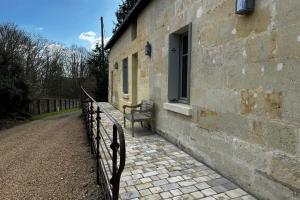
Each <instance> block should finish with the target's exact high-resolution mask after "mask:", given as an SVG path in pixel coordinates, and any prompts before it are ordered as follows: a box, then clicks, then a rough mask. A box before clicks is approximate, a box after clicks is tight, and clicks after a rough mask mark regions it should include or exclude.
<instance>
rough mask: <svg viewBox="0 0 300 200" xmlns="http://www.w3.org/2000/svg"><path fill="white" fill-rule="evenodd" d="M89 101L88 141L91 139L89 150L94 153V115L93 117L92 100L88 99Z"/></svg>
mask: <svg viewBox="0 0 300 200" xmlns="http://www.w3.org/2000/svg"><path fill="white" fill-rule="evenodd" d="M90 103H91V107H90V141H91V152H92V153H94V151H93V145H94V141H93V135H94V132H93V126H94V124H93V123H94V117H93V114H94V107H93V101H92V100H91V101H90Z"/></svg>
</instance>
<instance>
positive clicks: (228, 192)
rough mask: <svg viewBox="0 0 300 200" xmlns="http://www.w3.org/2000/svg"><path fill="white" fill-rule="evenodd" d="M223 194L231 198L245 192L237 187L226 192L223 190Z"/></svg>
mask: <svg viewBox="0 0 300 200" xmlns="http://www.w3.org/2000/svg"><path fill="white" fill-rule="evenodd" d="M225 194H226V195H228V196H229V197H231V198H236V197H241V196H244V195H246V194H247V193H246V192H245V191H244V190H242V189H240V188H238V189H234V190H230V191H227V192H225Z"/></svg>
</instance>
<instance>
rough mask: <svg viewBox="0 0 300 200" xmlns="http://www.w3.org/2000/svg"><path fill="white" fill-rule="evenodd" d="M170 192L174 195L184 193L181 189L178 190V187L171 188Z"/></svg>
mask: <svg viewBox="0 0 300 200" xmlns="http://www.w3.org/2000/svg"><path fill="white" fill-rule="evenodd" d="M170 192H171V194H172V195H173V196H179V195H182V194H183V193H182V192H181V191H180V190H178V189H175V190H171V191H170Z"/></svg>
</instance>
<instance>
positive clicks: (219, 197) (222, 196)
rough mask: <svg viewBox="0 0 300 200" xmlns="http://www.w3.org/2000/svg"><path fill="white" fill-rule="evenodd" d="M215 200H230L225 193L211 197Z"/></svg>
mask: <svg viewBox="0 0 300 200" xmlns="http://www.w3.org/2000/svg"><path fill="white" fill-rule="evenodd" d="M213 197H214V198H215V199H217V200H228V199H230V198H229V197H228V196H227V195H226V194H225V193H221V194H217V195H214V196H213Z"/></svg>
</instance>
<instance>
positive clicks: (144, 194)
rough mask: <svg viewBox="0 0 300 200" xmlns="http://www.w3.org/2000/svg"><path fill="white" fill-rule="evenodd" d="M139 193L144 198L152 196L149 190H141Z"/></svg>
mask: <svg viewBox="0 0 300 200" xmlns="http://www.w3.org/2000/svg"><path fill="white" fill-rule="evenodd" d="M139 192H140V194H141V196H142V197H143V196H147V195H149V194H152V193H151V192H150V190H149V189H144V190H140V191H139Z"/></svg>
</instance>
